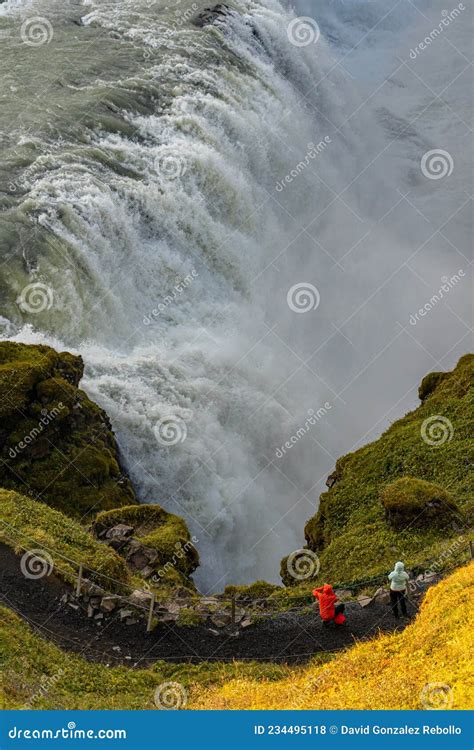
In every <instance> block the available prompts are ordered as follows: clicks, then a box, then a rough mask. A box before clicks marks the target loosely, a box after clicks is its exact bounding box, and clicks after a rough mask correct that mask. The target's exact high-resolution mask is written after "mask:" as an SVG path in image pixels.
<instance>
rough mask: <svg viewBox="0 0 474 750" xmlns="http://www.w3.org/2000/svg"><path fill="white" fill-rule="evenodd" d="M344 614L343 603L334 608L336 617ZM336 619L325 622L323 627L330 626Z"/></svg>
mask: <svg viewBox="0 0 474 750" xmlns="http://www.w3.org/2000/svg"><path fill="white" fill-rule="evenodd" d="M343 612H344V604H343V603H342V602H339V604H336V606H335V607H334V617H337V616H338V615H340V614H342V613H343ZM334 617H333V618H332V619H331V620H323V625H329V623H331V622H333V620H334Z"/></svg>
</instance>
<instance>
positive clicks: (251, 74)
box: [0, 0, 466, 589]
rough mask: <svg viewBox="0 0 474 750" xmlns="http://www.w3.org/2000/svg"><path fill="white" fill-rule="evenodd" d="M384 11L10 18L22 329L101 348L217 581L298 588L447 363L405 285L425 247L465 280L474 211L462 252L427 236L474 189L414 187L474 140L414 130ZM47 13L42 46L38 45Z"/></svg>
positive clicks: (123, 402) (90, 377)
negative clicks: (363, 471)
mask: <svg viewBox="0 0 474 750" xmlns="http://www.w3.org/2000/svg"><path fill="white" fill-rule="evenodd" d="M380 5H381V6H385V5H387V9H386V10H385V9H382V11H381V10H379V11H375V9H373V8H372V7H369V5H368V4H362V3H357V4H355V5H354V6H352V4H351V10H349V9H348V8H347V6H344V4H343V3H342V2H341V3H336V4H334V5H332V6H331V7H329V8H326V7H325V5H323V4H322V5H321V9H320V11H321V12H320V13H319V12H318V11H319V8H318V6H319V3H314V4H310V5H309V6H308V5H307V4H306V6H307V7H305V3H304V2H303V0H301V4H299V5H298V12H300V13H301V12H305V13H310V12H312V10H314V15H315V17H316V18H318V20H319V23H320V27H321V29H322V33H321V34H320V35H319V32H320V29H319V28H318V27H317V26H316V24H311V23H310V22H309V21H306V25H305V28H304V29H303V32H304V33H305V34H308V33H309V34H310V35H313V39H312V40H311V44H307V43H306V41H305V39H304V37H301V36H298V35H296V36H295V34H298V33H299V32H298V29H297V27H296V26H295V24H293V25H291V22H292V20H293V19H294V17H295V15H294V12H292V11H289V10H288V9H285V8H284V7H283V6H282V5H281V4H280V3H279V2H277V0H262V2H253V1H252V0H239V2H237V1H235V2H231V3H229V6H228V7H229V9H230V11H231V12H228V13H226V15H225V16H224V17H222V18H218V19H217V21H216V22H215V23H213V24H211V25H208V26H205V27H204V28H200V27H199V26H198V25H196V24H194V23H193V19H195V18H196V16H197V15H198V13H199V12H200V11H202V10H203V8H205V7H206V4H205V3H204V2H202V1H200V2H196V3H191V2H188V0H187V1H186V2H180V3H172V2H165V0H159V1H157V2H149V0H118V1H117V2H102V1H100V2H99V0H97V2H95V0H84V2H82V3H81V2H77V3H76V2H74V3H64V2H58V3H54V2H53V3H51V2H48V3H44V2H41V1H40V0H38V1H37V2H30V3H25V2H17V3H15V2H10V3H7V4H6V5H5V6H4V7H5V9H6V10H5V13H4V16H3V18H2V17H1V16H0V21H1V24H2V29H3V30H4V32H5V33H4V36H5V38H6V42H5V45H6V53H5V56H4V60H5V64H6V65H7V76H6V79H5V83H6V95H8V97H9V101H10V102H11V104H10V106H9V108H8V109H6V110H5V111H4V112H3V114H2V115H1V116H0V118H1V119H0V123H1V127H2V131H3V132H4V133H6V132H7V131H8V130H10V132H11V136H5V137H4V155H5V174H4V177H3V178H2V180H3V185H2V187H3V192H2V194H1V195H2V196H3V202H2V208H3V219H4V220H3V221H1V225H0V233H1V234H0V236H1V238H2V241H3V242H2V247H3V250H2V252H3V253H4V255H5V259H7V260H8V261H9V264H8V271H7V272H6V274H5V276H4V278H3V280H2V282H1V284H2V286H1V291H2V307H1V309H0V313H1V314H2V315H3V325H4V334H5V335H7V336H12V337H15V338H18V339H21V340H24V341H32V342H33V341H34V342H37V341H44V342H46V343H50V344H52V345H54V346H56V347H58V348H61V349H65V348H67V349H69V350H73V351H77V352H79V353H81V354H82V355H83V357H84V360H85V363H86V375H85V379H84V387H85V388H86V390H87V391H88V393H89V394H90V395H91V397H92V398H94V399H95V400H97V401H98V402H99V403H100V404H101V405H103V406H104V408H105V409H106V410H107V412H108V414H109V415H110V417H111V419H112V422H113V424H114V428H115V431H116V433H117V437H118V441H119V444H120V446H121V450H122V452H123V456H124V461H125V464H126V466H127V469H128V471H129V472H130V474H131V477H132V479H133V481H134V483H135V486H136V487H137V491H138V493H139V496H140V499H141V500H142V501H146V502H159V503H162V504H163V505H164V507H166V508H167V509H169V510H172V511H174V512H177V513H179V514H181V515H183V516H185V517H186V519H187V521H188V523H189V526H190V528H191V529H192V531H193V533H194V534H195V536H196V537H197V539H198V547H199V549H200V552H201V561H202V564H201V569H200V572H199V574H198V582H199V583H200V584H201V585H202V587H203V588H207V589H216V588H222V586H223V585H224V584H225V583H228V582H234V583H239V582H245V581H248V580H253V579H254V578H255V577H267V578H269V579H272V580H275V579H277V576H278V561H279V559H280V558H281V557H282V555H283V554H285V553H288V552H289V551H290V550H291V549H294V548H296V547H298V546H301V541H302V540H301V529H302V525H303V522H304V520H305V519H306V518H308V517H309V516H310V515H311V514H312V513H313V512H314V509H315V504H316V502H317V496H318V494H319V492H320V491H321V489H322V487H323V485H324V478H325V476H326V474H327V473H328V471H329V470H330V469H331V468H332V465H333V464H334V460H335V458H336V457H337V456H338V455H339V454H340V453H341V452H343V451H345V450H348V449H350V448H352V447H353V445H354V444H355V443H357V441H358V440H362V441H364V438H365V439H367V437H368V436H370V435H373V434H376V433H377V432H379V431H380V428H381V426H383V425H384V424H385V423H386V420H387V419H388V418H389V417H390V416H392V417H393V416H396V415H398V414H399V413H400V411H401V410H402V409H403V407H404V406H405V405H410V404H412V403H413V401H414V391H413V389H414V386H415V384H416V382H417V380H418V379H419V377H420V375H422V374H424V373H425V372H426V371H427V370H428V369H430V368H431V369H433V367H432V365H433V362H432V361H430V356H431V355H429V356H427V355H426V354H424V353H423V351H422V349H421V348H417V346H415V344H413V343H412V341H411V339H410V337H409V336H408V335H406V334H405V333H403V335H402V336H400V335H399V332H398V328H397V323H398V322H401V323H402V325H406V323H407V320H408V314H409V311H410V310H411V309H412V308H415V309H416V307H417V304H418V301H420V294H424V295H425V296H426V291H425V292H422V291H420V289H421V290H422V287H420V283H419V282H418V281H416V282H415V283H411V285H410V284H408V283H407V278H406V275H405V271H406V268H405V269H403V271H402V272H401V273H400V274H399V268H400V267H401V266H403V264H404V262H405V261H409V260H410V259H411V257H412V256H413V254H414V251H415V250H416V249H417V248H418V247H420V246H422V243H423V242H424V241H425V240H427V243H431V244H428V247H429V248H431V252H430V256H429V258H428V257H427V256H426V253H425V251H424V250H423V248H422V251H421V256H416V258H417V259H416V261H415V265H416V264H417V263H418V261H420V263H419V265H416V268H417V270H418V276H420V275H421V276H423V275H424V273H425V270H426V269H428V268H429V274H431V276H429V279H431V280H433V279H434V278H440V277H441V276H442V275H443V273H450V272H451V271H452V270H453V269H457V268H459V264H460V263H464V264H465V263H466V261H465V259H464V260H463V257H464V256H463V255H462V250H460V249H459V248H460V246H461V245H462V242H463V239H465V237H466V219H465V218H464V216H465V214H462V216H461V215H459V216H458V221H457V222H456V226H453V227H452V231H448V230H446V232H447V234H448V235H449V236H448V238H447V241H449V242H450V243H451V244H452V245H453V247H456V248H458V249H457V250H456V249H454V250H453V249H450V248H448V249H447V250H446V248H445V247H444V244H443V243H444V241H443V242H442V243H441V244H438V245H437V244H436V242H437V240H439V236H438V235H436V234H435V235H434V240H433V239H432V238H430V237H429V235H430V234H431V231H430V230H429V229H428V228H427V227H425V226H424V225H423V221H426V222H427V223H429V222H430V220H431V219H432V218H433V217H437V219H436V220H437V221H438V218H439V215H440V211H441V212H442V215H443V216H446V219H447V218H448V217H449V216H450V215H451V214H452V212H453V210H454V206H455V205H456V202H457V204H458V205H459V206H460V207H461V208H460V210H463V208H464V207H463V206H461V204H462V200H463V199H462V194H463V193H462V189H463V187H465V184H464V183H465V180H466V172H463V169H462V165H461V164H459V168H458V169H457V170H456V172H455V175H454V178H453V181H452V183H451V185H452V187H451V192H449V191H448V192H447V193H446V192H445V193H444V196H443V198H442V201H441V198H440V196H439V195H438V196H436V195H434V194H433V190H432V185H430V184H429V183H427V184H426V185H425V184H424V182H423V177H422V176H418V171H417V169H418V164H419V157H420V156H421V155H422V154H423V153H424V152H426V151H428V148H430V147H431V145H433V146H434V147H441V146H442V147H443V148H448V147H449V151H450V152H452V153H453V155H454V156H456V153H454V152H455V151H456V149H462V143H463V142H464V141H463V140H462V139H463V138H464V137H465V135H466V133H465V132H464V126H463V125H462V123H461V122H457V123H456V127H457V128H458V129H460V130H461V131H462V132H456V133H454V132H453V134H452V135H450V136H449V138H448V139H447V137H446V136H445V135H444V136H443V137H444V140H443V142H442V143H438V142H437V140H436V138H437V135H436V134H434V133H432V132H428V128H427V127H426V126H424V124H421V123H420V122H418V123H417V125H416V126H415V125H411V120H412V119H413V117H414V116H415V115H416V114H418V117H420V116H422V109H423V106H424V103H425V99H426V103H427V104H429V101H431V99H432V98H433V97H432V96H431V94H430V93H429V91H428V92H425V91H423V94H420V92H421V90H422V89H421V84H419V83H417V81H416V79H413V80H414V81H415V84H414V85H410V86H409V85H407V84H406V83H405V82H404V75H408V76H411V75H412V74H411V73H410V74H407V73H406V71H405V69H404V68H403V67H400V69H399V70H397V72H396V73H395V74H394V75H393V76H391V73H392V71H393V69H394V67H395V66H394V65H393V64H392V62H393V60H395V59H396V53H395V50H397V51H398V50H399V49H400V39H401V38H403V39H404V40H405V41H404V44H405V48H404V49H403V52H404V53H405V56H406V54H407V52H409V49H410V46H411V42H410V43H409V45H408V47H407V46H406V45H407V42H406V38H407V37H403V34H404V33H405V30H406V28H407V26H408V25H409V21H412V20H413V19H412V16H411V15H410V19H407V18H404V17H403V15H402V14H401V13H400V12H395V11H394V12H393V13H392V12H390V13H388V11H389V8H390V4H389V3H386V4H385V3H380ZM426 5H428V3H426ZM431 6H432V3H431ZM425 10H426V9H425ZM384 12H385V13H386V18H385V16H384ZM429 13H430V14H434V13H435V10H434V9H433V8H432V7H431V8H430V10H429ZM30 17H34V18H39V19H43V26H42V27H41V28H40V30H39V31H40V32H41V33H43V34H46V37H48V36H49V37H50V38H49V39H48V38H47V39H46V42H45V43H42V44H36V43H35V41H37V37H36V38H35V37H33V36H31V37H30V39H29V40H28V33H31V30H30V32H29V31H28V26H27V25H25V23H26V21H25V19H26V20H27V19H28V18H30ZM45 18H46V19H49V22H50V25H48V24H45V22H44V19H45ZM384 18H385V20H384ZM425 18H426V16H425ZM380 19H382V20H380ZM423 24H425V25H426V24H428V27H429V22H427V21H425V20H424V19H423V17H422V18H421V20H420V19H419V18H417V24H412V25H413V26H414V27H415V31H414V30H413V29H412V31H411V32H410V33H412V34H413V35H414V38H416V28H418V26H420V27H423V28H424V26H423ZM374 25H375V26H377V30H376V31H375V30H374V32H373V34H372V36H370V41H371V44H368V43H360V44H358V42H357V40H358V39H362V40H365V39H366V37H367V36H368V33H369V32H368V31H367V30H370V29H371V28H372V27H374ZM454 26H455V24H454V22H453V28H454ZM325 28H326V33H325ZM295 29H296V31H295ZM300 31H301V29H300ZM456 33H457V34H458V35H460V38H459V39H457V40H456V41H457V43H458V44H459V45H461V43H463V42H464V43H465V39H463V38H462V37H463V33H464V32H463V29H462V28H461V25H459V27H458V29H457V30H456ZM364 34H365V36H364ZM292 35H293V36H292ZM21 41H23V44H21V43H20V42H21ZM384 47H385V48H386V49H389V50H390V54H389V53H388V52H386V53H383V52H382V50H383V48H384ZM9 55H10V56H11V60H13V56H15V60H16V67H15V68H13V65H12V64H10V57H9ZM65 61H66V62H65ZM456 62H457V61H456ZM375 64H378V65H379V67H380V69H381V70H383V75H384V76H386V77H387V82H386V83H385V84H384V85H385V86H386V87H387V90H386V91H382V86H381V85H380V86H378V85H377V82H376V81H377V75H376V73H375V72H374V65H375ZM351 66H352V72H353V73H354V75H355V76H356V80H354V81H352V80H351V78H350V77H349V76H348V74H347V72H346V70H351ZM426 66H428V62H426V63H425V62H424V61H423V60H421V62H420V67H419V68H418V70H417V71H416V75H417V76H418V77H420V78H421V77H423V76H424V75H425V73H426V70H425V67H426ZM385 68H386V70H385ZM14 70H15V71H16V72H15V73H14V72H13V71H14ZM381 75H382V74H381ZM453 77H454V76H453ZM382 80H383V79H382ZM412 83H413V82H412ZM438 83H440V82H438ZM441 83H442V81H441ZM441 83H440V87H441ZM463 85H464V79H460V81H459V82H458V84H457V86H458V90H459V99H462V94H463V91H464V89H463V88H462V87H463ZM397 86H398V87H399V88H400V92H401V93H400V102H401V105H400V107H401V109H403V112H401V111H398V112H397V115H395V114H394V112H393V102H392V98H393V95H392V91H393V90H394V89H395V90H396V87H397ZM414 86H415V88H414ZM373 91H377V96H376V103H377V107H375V106H374V102H373V101H372V99H373V97H374V94H373V93H372V92H373ZM416 92H418V93H416ZM423 97H425V99H424V98H423ZM21 101H23V104H24V106H21ZM25 103H26V106H25ZM435 104H437V106H438V109H439V110H441V105H440V104H439V102H437V101H436V99H435ZM457 104H458V103H456V106H457ZM391 107H392V109H391ZM420 113H421V115H420ZM438 114H439V113H438ZM459 118H460V120H461V121H462V117H461V115H459ZM439 121H440V118H438V122H439ZM454 130H455V128H453V131H454ZM441 131H442V128H440V131H439V132H441ZM433 137H435V141H434V143H433V144H432V139H433ZM448 141H449V143H448ZM456 144H457V145H456ZM459 161H460V160H459ZM425 182H426V181H425ZM414 186H415V187H416V190H415V194H414V195H412V196H411V197H410V205H409V204H408V202H407V200H406V199H404V198H403V194H404V193H408V190H409V189H410V187H411V188H413V187H414ZM411 206H413V207H411ZM420 211H421V212H423V214H424V216H425V219H424V220H421V221H420V213H419V212H420ZM456 256H457V257H456ZM421 257H422V259H421V260H420V258H421ZM407 275H408V271H407ZM392 277H393V281H392V280H391V279H392ZM413 278H414V277H413ZM387 279H389V280H390V284H389V285H388V286H387V285H386V280H387ZM425 283H426V280H425ZM428 283H429V280H428ZM433 283H434V281H433ZM300 284H302V285H304V286H303V287H302V288H301V289H300V287H299V286H298V285H300ZM381 285H383V287H382V286H381ZM380 289H383V291H382V292H380ZM381 294H383V295H384V296H383V297H381V296H380V295H381ZM377 295H378V296H377ZM372 300H373V303H372ZM421 301H423V297H422V298H421ZM308 304H309V307H311V308H312V309H311V310H309V312H308V314H305V315H302V314H299V313H301V311H302V308H304V309H305V306H306V307H307V306H308ZM453 304H454V305H455V306H456V311H457V312H456V315H457V316H458V317H459V318H460V319H461V320H462V319H463V318H464V317H466V303H465V302H464V301H463V299H462V298H461V297H460V296H459V295H458V297H455V295H454V294H453ZM446 330H447V332H448V334H449V338H448V342H452V344H455V346H454V347H452V348H453V352H450V355H449V356H451V357H452V358H455V356H456V354H457V353H458V350H457V349H456V346H457V345H458V344H457V338H459V337H456V335H455V334H454V332H453V333H452V332H451V329H450V328H449V327H447V328H446ZM423 335H424V336H426V339H422V342H421V343H422V344H423V347H424V348H426V347H427V348H429V347H430V346H432V342H433V340H434V338H435V334H434V332H433V331H431V330H429V329H426V330H425V332H424V334H423ZM437 335H439V324H438V327H437ZM451 336H452V338H451ZM460 341H462V338H460ZM385 343H387V344H388V343H389V344H390V349H389V351H388V355H387V354H386V353H384V355H383V357H382V358H381V360H380V361H379V358H380V354H379V353H380V352H384V345H385ZM392 344H393V345H392ZM459 346H460V347H461V350H464V349H463V347H464V348H465V346H466V345H465V344H462V343H461V344H459ZM448 349H449V346H446V347H445V349H444V350H443V351H440V352H439V353H438V352H436V355H435V357H438V356H439V357H441V356H442V355H444V354H445V352H446V351H447V350H448ZM414 351H416V352H417V356H413V352H414ZM431 359H433V357H432V356H431ZM378 361H379V364H380V365H381V367H380V368H379V367H378V365H377V364H376V365H375V369H374V368H372V362H375V363H377V362H378ZM448 361H449V360H448ZM449 363H451V362H449ZM369 365H370V366H371V367H370V368H369V369H368V366H369ZM378 382H383V387H382V388H380V389H379V388H377V387H376V386H375V383H378ZM400 382H401V383H402V386H403V387H401V389H400V388H399V387H398V386H399V383H400ZM409 385H410V386H411V390H410V388H409V387H408V386H409ZM407 388H408V390H407ZM391 389H392V390H391ZM392 409H393V411H391V410H392ZM293 438H294V439H293ZM287 441H290V447H289V448H288V447H286V448H285V443H286V442H287Z"/></svg>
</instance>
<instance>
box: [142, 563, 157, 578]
mask: <svg viewBox="0 0 474 750" xmlns="http://www.w3.org/2000/svg"><path fill="white" fill-rule="evenodd" d="M154 572H155V569H154V568H152V567H151V565H145V567H144V568H142V569H141V570H140V575H142V576H143V578H150V576H152V575H153V573H154Z"/></svg>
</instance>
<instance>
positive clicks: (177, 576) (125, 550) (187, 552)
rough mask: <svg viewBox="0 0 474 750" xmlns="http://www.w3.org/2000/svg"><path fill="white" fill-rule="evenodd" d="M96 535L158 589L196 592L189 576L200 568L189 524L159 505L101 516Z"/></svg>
mask: <svg viewBox="0 0 474 750" xmlns="http://www.w3.org/2000/svg"><path fill="white" fill-rule="evenodd" d="M92 528H93V531H94V533H95V535H96V536H97V537H98V538H99V539H102V540H103V541H105V542H107V543H108V544H111V545H113V546H114V547H115V549H117V551H118V552H119V553H120V554H122V555H123V556H124V557H125V559H126V560H127V561H128V563H129V565H130V566H131V567H132V568H133V569H134V570H136V571H139V572H141V573H142V575H143V576H144V577H145V578H147V580H149V582H150V583H151V584H154V585H155V586H158V587H161V588H163V587H168V588H169V587H171V588H176V587H179V586H184V587H185V588H189V587H191V588H192V589H194V585H193V584H192V581H191V580H190V579H189V576H190V575H191V574H192V573H193V572H194V571H195V570H196V568H197V567H198V565H199V555H198V552H197V550H196V547H195V546H194V541H195V540H194V538H191V535H190V533H189V531H188V528H187V526H186V523H185V521H184V520H183V519H182V518H181V517H180V516H176V515H174V514H172V513H168V512H167V511H165V510H164V509H163V508H162V507H161V506H159V505H131V506H129V507H125V508H118V509H116V510H110V511H106V512H102V513H99V514H98V515H97V518H96V519H95V521H94V523H93V527H92Z"/></svg>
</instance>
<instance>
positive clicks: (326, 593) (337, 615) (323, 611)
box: [313, 583, 346, 625]
mask: <svg viewBox="0 0 474 750" xmlns="http://www.w3.org/2000/svg"><path fill="white" fill-rule="evenodd" d="M313 596H315V597H316V599H317V600H318V602H319V614H320V615H321V620H322V621H323V625H329V623H330V622H335V623H336V624H337V625H342V624H343V623H344V622H345V621H346V618H345V617H344V614H343V612H344V604H342V602H339V603H338V604H336V602H337V596H336V594H335V593H334V591H333V590H332V586H330V584H329V583H325V584H324V586H320V587H319V588H318V589H314V591H313Z"/></svg>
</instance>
